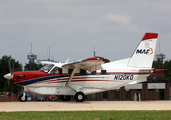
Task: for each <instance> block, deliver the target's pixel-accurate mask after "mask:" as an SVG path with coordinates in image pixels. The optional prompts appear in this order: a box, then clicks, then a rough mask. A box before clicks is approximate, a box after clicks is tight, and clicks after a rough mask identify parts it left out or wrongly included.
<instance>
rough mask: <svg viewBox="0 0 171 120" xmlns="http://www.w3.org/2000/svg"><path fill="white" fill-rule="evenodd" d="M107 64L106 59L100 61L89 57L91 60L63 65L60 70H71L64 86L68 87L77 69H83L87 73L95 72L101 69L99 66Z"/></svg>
mask: <svg viewBox="0 0 171 120" xmlns="http://www.w3.org/2000/svg"><path fill="white" fill-rule="evenodd" d="M104 62H107V60H106V59H101V58H95V57H91V58H87V59H83V60H78V61H75V62H71V63H68V64H64V65H63V66H62V68H68V69H73V71H72V73H71V75H70V77H69V79H68V81H67V83H66V85H65V86H69V84H70V82H71V79H72V77H73V76H74V74H75V72H76V70H77V69H84V70H87V71H96V70H100V69H103V68H102V67H101V65H102V64H103V63H104Z"/></svg>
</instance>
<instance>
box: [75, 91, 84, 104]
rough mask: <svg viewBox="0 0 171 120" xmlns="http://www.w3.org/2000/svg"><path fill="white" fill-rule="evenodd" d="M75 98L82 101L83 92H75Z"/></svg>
mask: <svg viewBox="0 0 171 120" xmlns="http://www.w3.org/2000/svg"><path fill="white" fill-rule="evenodd" d="M75 100H76V101H77V102H83V101H84V100H85V95H84V93H83V92H77V93H76V94H75Z"/></svg>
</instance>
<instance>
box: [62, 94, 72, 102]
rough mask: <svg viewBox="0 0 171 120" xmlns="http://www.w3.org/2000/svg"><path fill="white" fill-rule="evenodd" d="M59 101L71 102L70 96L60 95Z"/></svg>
mask: <svg viewBox="0 0 171 120" xmlns="http://www.w3.org/2000/svg"><path fill="white" fill-rule="evenodd" d="M61 99H62V101H70V100H71V96H69V95H62V96H61Z"/></svg>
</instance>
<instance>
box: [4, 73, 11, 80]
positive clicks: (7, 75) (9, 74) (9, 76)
mask: <svg viewBox="0 0 171 120" xmlns="http://www.w3.org/2000/svg"><path fill="white" fill-rule="evenodd" d="M4 78H6V79H9V80H10V79H13V75H11V73H8V74H6V75H4Z"/></svg>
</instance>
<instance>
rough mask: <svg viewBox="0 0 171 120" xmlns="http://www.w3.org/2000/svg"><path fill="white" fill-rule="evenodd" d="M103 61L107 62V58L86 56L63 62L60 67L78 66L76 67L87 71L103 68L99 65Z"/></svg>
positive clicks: (70, 67) (71, 67)
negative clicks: (85, 57) (81, 58)
mask: <svg viewBox="0 0 171 120" xmlns="http://www.w3.org/2000/svg"><path fill="white" fill-rule="evenodd" d="M104 62H107V60H106V59H101V58H95V57H91V58H87V59H83V60H78V61H75V62H71V63H67V64H64V65H63V66H62V67H63V68H64V67H65V68H68V69H74V68H78V69H84V70H87V71H96V70H100V69H103V68H102V67H101V65H102V64H103V63H104Z"/></svg>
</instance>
